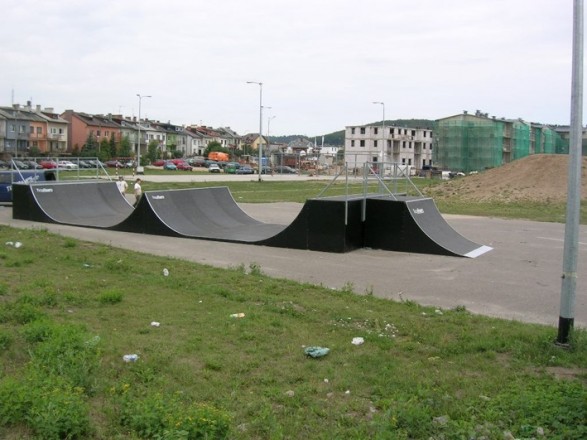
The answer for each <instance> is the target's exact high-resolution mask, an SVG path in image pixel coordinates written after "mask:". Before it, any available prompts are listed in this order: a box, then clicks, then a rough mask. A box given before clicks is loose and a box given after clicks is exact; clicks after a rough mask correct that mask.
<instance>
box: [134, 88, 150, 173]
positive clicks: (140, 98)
mask: <svg viewBox="0 0 587 440" xmlns="http://www.w3.org/2000/svg"><path fill="white" fill-rule="evenodd" d="M137 96H138V97H139V134H138V147H137V174H142V173H143V168H142V167H141V101H142V100H143V98H151V95H139V94H138V93H137Z"/></svg>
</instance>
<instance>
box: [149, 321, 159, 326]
mask: <svg viewBox="0 0 587 440" xmlns="http://www.w3.org/2000/svg"><path fill="white" fill-rule="evenodd" d="M160 325H161V323H160V322H157V321H153V322H151V327H159V326H160Z"/></svg>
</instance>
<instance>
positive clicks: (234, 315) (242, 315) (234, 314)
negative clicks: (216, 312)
mask: <svg viewBox="0 0 587 440" xmlns="http://www.w3.org/2000/svg"><path fill="white" fill-rule="evenodd" d="M230 317H231V318H244V317H245V314H244V313H233V314H232V315H230Z"/></svg>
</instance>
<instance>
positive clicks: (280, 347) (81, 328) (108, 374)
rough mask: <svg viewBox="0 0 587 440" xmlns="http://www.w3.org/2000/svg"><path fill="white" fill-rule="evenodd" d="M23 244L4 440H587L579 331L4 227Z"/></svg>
mask: <svg viewBox="0 0 587 440" xmlns="http://www.w3.org/2000/svg"><path fill="white" fill-rule="evenodd" d="M16 240H18V241H20V242H21V243H23V246H22V247H20V248H14V247H10V246H1V247H0V270H1V271H2V281H1V283H0V402H1V405H0V438H5V439H34V438H43V439H65V438H67V439H75V438H77V439H91V440H93V439H119V440H123V439H137V438H147V439H224V438H230V439H277V438H290V439H302V438H303V439H307V438H311V439H333V438H340V439H343V438H344V439H365V438H374V439H495V438H499V439H501V438H507V437H508V436H511V437H515V438H540V437H543V438H548V439H577V440H578V439H584V438H587V424H586V423H585V421H586V420H587V404H586V403H587V385H586V384H587V370H586V368H585V366H586V365H587V333H586V332H585V331H584V330H582V329H576V330H575V331H574V332H573V341H572V344H571V348H570V349H562V348H560V347H557V346H556V345H555V344H554V343H553V341H554V339H555V337H556V329H554V328H552V327H549V326H541V325H532V324H524V323H520V322H514V321H503V320H498V319H491V318H487V317H483V316H478V315H473V314H470V313H468V312H467V310H466V309H465V308H464V307H457V308H455V309H453V310H442V309H436V308H431V307H422V306H419V305H418V304H416V303H413V302H393V301H389V300H383V299H378V298H375V297H374V296H373V295H369V294H368V293H369V292H360V293H365V294H362V295H359V294H357V293H356V292H354V291H353V286H352V285H351V284H347V285H345V288H344V289H341V290H339V291H336V290H331V289H327V288H325V287H321V286H317V285H310V284H299V283H295V282H292V281H287V280H281V279H273V278H270V277H267V276H266V275H264V274H263V268H262V267H260V266H259V265H258V264H251V265H250V266H248V267H245V266H244V265H243V264H242V263H241V262H238V261H235V262H234V268H233V269H217V268H212V267H208V266H205V265H200V264H194V263H190V262H185V261H180V260H175V259H170V258H163V257H156V256H151V255H145V254H139V253H133V252H131V251H127V250H122V249H117V248H113V247H110V246H106V245H101V244H94V243H87V242H82V241H73V240H72V239H70V238H64V237H60V236H57V235H53V234H50V233H48V232H46V231H43V230H17V229H12V228H9V227H0V243H5V242H7V241H13V242H14V241H16ZM163 268H168V269H169V274H168V276H164V275H163V273H162V270H163ZM240 314H243V315H244V316H242V315H240ZM231 315H236V316H237V317H231ZM238 316H242V317H238ZM154 323H158V324H159V325H158V326H157V325H154ZM356 337H361V338H363V340H364V343H363V344H361V345H355V344H353V343H352V341H353V339H354V338H356ZM310 346H318V347H326V348H329V349H330V352H329V353H328V354H327V355H326V356H324V357H320V358H311V357H308V356H306V355H305V352H304V349H305V348H307V347H310ZM128 354H136V355H137V356H138V359H136V361H134V362H125V361H124V360H123V356H124V355H128Z"/></svg>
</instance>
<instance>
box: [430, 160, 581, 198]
mask: <svg viewBox="0 0 587 440" xmlns="http://www.w3.org/2000/svg"><path fill="white" fill-rule="evenodd" d="M582 160H583V162H582V167H581V199H582V200H587V176H586V174H587V171H586V170H587V158H585V157H583V159H582ZM567 176H568V156H567V155H555V154H536V155H532V156H528V157H525V158H523V159H519V160H516V161H513V162H510V163H508V164H506V165H504V166H501V167H499V168H493V169H490V170H486V171H483V172H480V173H478V174H472V175H468V176H465V177H458V178H455V179H452V180H450V181H447V182H443V183H442V184H440V185H436V186H434V187H432V188H429V189H428V190H426V194H427V195H429V196H431V197H433V198H452V197H457V198H459V199H461V200H470V201H478V202H488V201H500V202H515V201H537V202H562V201H564V200H566V198H567V184H568V183H567Z"/></svg>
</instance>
